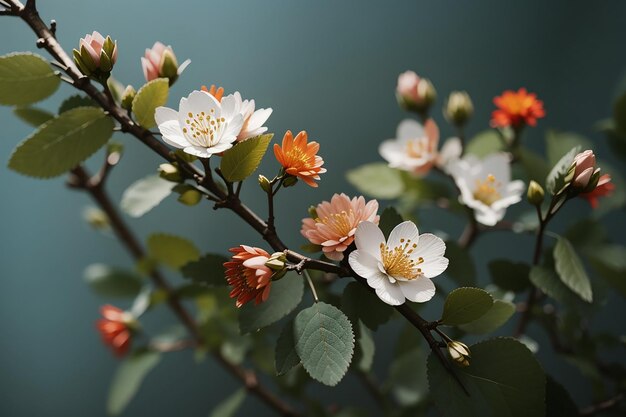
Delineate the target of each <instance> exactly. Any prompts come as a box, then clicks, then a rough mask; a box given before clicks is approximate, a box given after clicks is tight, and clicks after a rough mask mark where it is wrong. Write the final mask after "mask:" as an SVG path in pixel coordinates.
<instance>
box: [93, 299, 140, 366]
mask: <svg viewBox="0 0 626 417" xmlns="http://www.w3.org/2000/svg"><path fill="white" fill-rule="evenodd" d="M100 314H102V317H104V318H102V319H100V320H98V321H97V322H96V327H97V328H98V331H100V335H101V336H102V341H103V342H104V344H105V345H107V346H109V347H110V348H111V349H113V353H115V355H116V356H118V357H122V356H124V355H125V354H126V353H127V352H128V349H129V348H130V344H131V339H132V331H131V329H130V328H129V327H128V322H129V316H128V313H126V312H124V311H122V310H120V309H119V308H117V307H114V306H112V305H109V304H107V305H104V306H102V307H101V308H100Z"/></svg>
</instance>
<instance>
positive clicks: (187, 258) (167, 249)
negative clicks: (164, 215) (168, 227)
mask: <svg viewBox="0 0 626 417" xmlns="http://www.w3.org/2000/svg"><path fill="white" fill-rule="evenodd" d="M147 246H148V255H149V256H150V258H151V259H153V260H155V261H157V262H160V263H162V264H164V265H167V266H169V267H170V268H172V269H180V268H181V267H183V266H184V265H186V264H187V263H189V262H192V261H197V260H198V258H200V251H198V249H197V248H196V246H195V245H194V244H193V243H192V242H191V241H189V240H187V239H184V238H182V237H178V236H173V235H168V234H164V233H155V234H152V235H150V236H149V237H148V242H147Z"/></svg>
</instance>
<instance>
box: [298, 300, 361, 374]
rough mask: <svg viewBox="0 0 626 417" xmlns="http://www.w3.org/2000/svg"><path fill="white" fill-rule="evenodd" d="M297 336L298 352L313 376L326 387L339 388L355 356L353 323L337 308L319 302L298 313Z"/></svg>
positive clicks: (303, 363)
mask: <svg viewBox="0 0 626 417" xmlns="http://www.w3.org/2000/svg"><path fill="white" fill-rule="evenodd" d="M294 336H295V340H296V351H297V352H298V356H299V357H300V359H301V361H302V365H303V366H304V369H306V371H307V372H308V373H309V375H311V377H312V378H313V379H315V380H317V381H319V382H321V383H323V384H325V385H330V386H334V385H337V383H338V382H339V381H341V379H342V378H343V376H344V375H345V374H346V372H347V370H348V366H349V365H350V361H351V360H352V355H353V352H354V333H353V331H352V325H351V324H350V320H348V318H347V317H346V316H345V315H344V314H343V313H342V312H341V311H340V310H339V309H337V308H336V307H333V306H331V305H330V304H326V303H323V302H317V303H315V304H313V305H312V306H311V307H309V308H306V309H304V310H302V311H300V313H298V315H297V316H296V318H295V320H294Z"/></svg>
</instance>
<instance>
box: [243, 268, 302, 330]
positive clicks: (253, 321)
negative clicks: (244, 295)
mask: <svg viewBox="0 0 626 417" xmlns="http://www.w3.org/2000/svg"><path fill="white" fill-rule="evenodd" d="M303 294H304V280H303V279H302V277H300V276H298V275H296V274H293V273H289V274H287V275H285V276H284V277H283V278H281V279H280V280H278V281H275V282H273V283H272V289H271V291H270V295H269V297H268V298H267V301H265V302H263V303H261V304H258V305H255V304H254V302H250V303H248V304H246V305H244V306H243V307H241V309H240V310H239V330H240V331H241V334H246V333H252V332H256V331H257V330H259V329H261V328H263V327H267V326H269V325H270V324H273V323H275V322H277V321H278V320H280V319H282V318H283V317H285V316H286V315H287V314H289V313H291V312H292V311H293V310H294V309H295V308H296V307H298V304H300V301H301V300H302V295H303Z"/></svg>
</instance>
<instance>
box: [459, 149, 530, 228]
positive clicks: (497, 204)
mask: <svg viewBox="0 0 626 417" xmlns="http://www.w3.org/2000/svg"><path fill="white" fill-rule="evenodd" d="M448 169H449V171H450V174H451V175H452V176H453V177H454V181H455V182H456V185H457V186H458V187H459V190H460V191H461V195H460V196H459V201H460V202H461V203H462V204H465V205H466V206H468V207H470V208H472V209H474V214H475V216H476V220H477V221H478V222H479V223H482V224H484V225H487V226H493V225H495V224H496V223H497V222H498V221H500V220H502V218H503V217H504V213H505V212H506V208H507V207H508V206H510V205H511V204H515V203H517V202H519V201H520V200H521V199H522V193H523V192H524V183H523V182H522V181H519V180H516V181H511V165H510V162H509V156H508V155H507V154H505V153H494V154H491V155H489V156H487V157H486V158H485V159H483V160H480V159H478V158H477V157H475V156H473V155H467V156H465V157H464V158H462V159H459V160H457V161H455V162H453V163H452V164H450V165H449V167H448Z"/></svg>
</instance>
